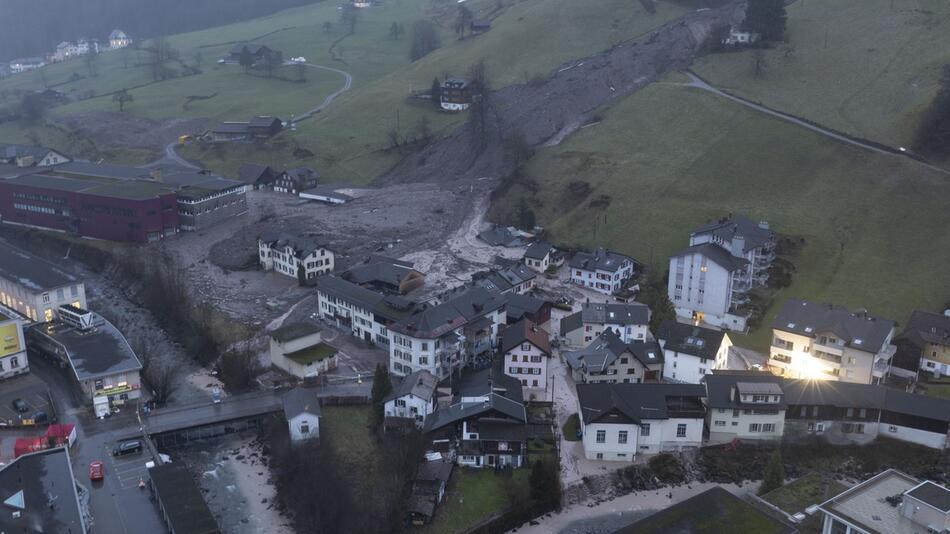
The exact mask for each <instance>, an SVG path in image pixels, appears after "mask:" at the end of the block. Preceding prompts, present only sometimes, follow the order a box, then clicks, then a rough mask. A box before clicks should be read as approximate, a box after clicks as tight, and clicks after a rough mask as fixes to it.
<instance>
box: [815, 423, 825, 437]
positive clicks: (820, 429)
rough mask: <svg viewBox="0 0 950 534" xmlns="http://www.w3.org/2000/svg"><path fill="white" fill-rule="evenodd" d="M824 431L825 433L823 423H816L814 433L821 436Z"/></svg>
mask: <svg viewBox="0 0 950 534" xmlns="http://www.w3.org/2000/svg"><path fill="white" fill-rule="evenodd" d="M824 431H825V424H824V423H818V424H816V425H815V432H818V433H819V434H821V433H822V432H824Z"/></svg>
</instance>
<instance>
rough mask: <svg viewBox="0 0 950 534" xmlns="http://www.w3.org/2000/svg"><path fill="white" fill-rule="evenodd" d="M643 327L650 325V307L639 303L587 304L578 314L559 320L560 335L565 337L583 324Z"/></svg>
mask: <svg viewBox="0 0 950 534" xmlns="http://www.w3.org/2000/svg"><path fill="white" fill-rule="evenodd" d="M587 323H590V324H619V325H643V324H649V323H650V307H649V306H647V305H646V304H641V303H639V302H631V303H628V304H602V303H598V302H587V303H584V304H583V305H582V306H581V310H580V311H579V312H576V313H573V314H571V315H568V316H567V317H564V318H563V319H561V335H562V336H563V335H567V334H568V333H570V332H573V331H574V330H577V329H578V328H581V327H582V326H583V325H584V324H587Z"/></svg>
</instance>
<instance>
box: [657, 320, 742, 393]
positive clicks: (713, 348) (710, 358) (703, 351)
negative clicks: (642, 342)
mask: <svg viewBox="0 0 950 534" xmlns="http://www.w3.org/2000/svg"><path fill="white" fill-rule="evenodd" d="M656 337H657V340H658V341H659V343H660V347H662V348H663V357H664V362H665V363H664V365H663V378H665V379H667V380H672V381H676V382H688V383H690V384H698V383H700V382H701V381H702V379H703V377H704V376H706V375H708V374H709V373H711V372H712V371H713V369H726V368H727V366H728V358H729V347H731V346H732V340H731V339H729V335H728V334H726V333H725V332H721V331H719V330H712V329H709V328H703V327H701V326H693V325H688V324H683V323H678V322H676V321H663V323H662V324H660V328H659V330H658V332H657V335H656Z"/></svg>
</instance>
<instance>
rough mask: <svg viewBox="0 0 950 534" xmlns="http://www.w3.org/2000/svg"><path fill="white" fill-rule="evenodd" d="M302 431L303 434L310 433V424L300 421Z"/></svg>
mask: <svg viewBox="0 0 950 534" xmlns="http://www.w3.org/2000/svg"><path fill="white" fill-rule="evenodd" d="M300 433H301V434H309V433H310V425H309V424H307V423H300Z"/></svg>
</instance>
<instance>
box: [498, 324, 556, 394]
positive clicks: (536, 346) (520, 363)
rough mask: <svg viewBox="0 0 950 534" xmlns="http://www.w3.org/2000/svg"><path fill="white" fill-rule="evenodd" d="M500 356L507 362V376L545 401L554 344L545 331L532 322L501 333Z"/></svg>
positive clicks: (509, 328)
mask: <svg viewBox="0 0 950 534" xmlns="http://www.w3.org/2000/svg"><path fill="white" fill-rule="evenodd" d="M500 352H501V356H502V358H504V362H505V366H504V371H505V374H506V375H508V376H511V377H514V378H516V379H517V380H519V381H520V382H521V385H522V386H523V387H525V388H529V389H533V390H537V391H539V392H540V393H541V394H542V397H543V398H547V395H546V393H547V389H548V360H549V359H550V358H551V341H550V339H549V336H548V333H547V332H546V331H544V330H542V329H541V328H539V327H538V325H536V324H534V323H533V322H531V321H529V320H527V319H522V320H520V321H518V322H517V323H515V324H513V325H511V326H509V327H508V328H506V329H505V331H504V333H502V336H501V351H500Z"/></svg>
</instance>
